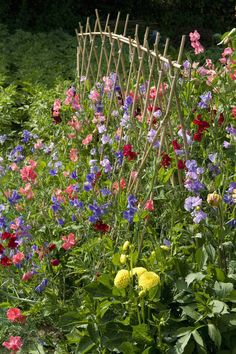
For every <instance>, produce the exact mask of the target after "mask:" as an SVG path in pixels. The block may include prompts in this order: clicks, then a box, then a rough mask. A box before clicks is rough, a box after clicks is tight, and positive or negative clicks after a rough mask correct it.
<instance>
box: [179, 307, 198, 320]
mask: <svg viewBox="0 0 236 354" xmlns="http://www.w3.org/2000/svg"><path fill="white" fill-rule="evenodd" d="M180 307H181V309H182V310H183V313H184V314H185V315H186V316H188V317H190V318H192V319H193V320H195V321H197V320H198V319H199V318H200V315H199V313H198V312H197V311H195V308H196V305H195V304H190V305H187V306H180Z"/></svg>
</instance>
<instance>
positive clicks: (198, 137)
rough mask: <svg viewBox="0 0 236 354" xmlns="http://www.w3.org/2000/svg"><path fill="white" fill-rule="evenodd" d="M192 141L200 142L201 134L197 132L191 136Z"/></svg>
mask: <svg viewBox="0 0 236 354" xmlns="http://www.w3.org/2000/svg"><path fill="white" fill-rule="evenodd" d="M193 140H194V141H199V142H200V141H202V133H201V132H197V133H195V134H194V135H193Z"/></svg>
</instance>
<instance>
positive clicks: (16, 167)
mask: <svg viewBox="0 0 236 354" xmlns="http://www.w3.org/2000/svg"><path fill="white" fill-rule="evenodd" d="M10 169H11V170H12V171H17V170H19V167H18V166H17V164H16V163H15V162H13V163H12V164H11V165H10Z"/></svg>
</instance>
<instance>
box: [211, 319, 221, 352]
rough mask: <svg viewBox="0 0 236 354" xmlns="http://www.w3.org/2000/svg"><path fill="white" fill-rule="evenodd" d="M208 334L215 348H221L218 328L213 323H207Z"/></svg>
mask: <svg viewBox="0 0 236 354" xmlns="http://www.w3.org/2000/svg"><path fill="white" fill-rule="evenodd" d="M208 334H209V337H210V338H211V340H212V341H213V342H214V343H215V345H216V346H217V348H220V346H221V334H220V331H219V330H218V328H216V326H215V325H214V324H213V323H208Z"/></svg>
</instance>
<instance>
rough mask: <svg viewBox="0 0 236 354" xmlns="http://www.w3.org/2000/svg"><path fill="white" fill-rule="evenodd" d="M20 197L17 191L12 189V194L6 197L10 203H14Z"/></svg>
mask: <svg viewBox="0 0 236 354" xmlns="http://www.w3.org/2000/svg"><path fill="white" fill-rule="evenodd" d="M20 199H21V196H20V195H19V194H18V193H17V191H13V192H12V195H11V196H10V197H8V201H9V202H10V204H16V203H17V202H18V201H19V200H20Z"/></svg>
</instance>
